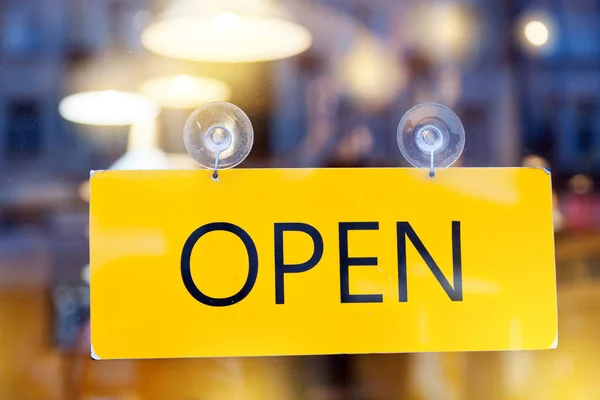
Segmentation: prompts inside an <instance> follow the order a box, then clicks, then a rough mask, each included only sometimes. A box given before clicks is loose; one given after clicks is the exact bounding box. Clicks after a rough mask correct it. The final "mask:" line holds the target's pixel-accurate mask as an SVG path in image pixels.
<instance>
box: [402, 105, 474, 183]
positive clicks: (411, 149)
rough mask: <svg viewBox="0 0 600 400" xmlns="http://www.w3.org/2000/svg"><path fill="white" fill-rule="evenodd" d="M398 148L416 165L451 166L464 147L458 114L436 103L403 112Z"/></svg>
mask: <svg viewBox="0 0 600 400" xmlns="http://www.w3.org/2000/svg"><path fill="white" fill-rule="evenodd" d="M398 147H400V151H401V152H402V155H403V156H404V158H406V160H407V161H408V162H409V163H411V164H412V165H414V166H415V167H417V168H429V176H431V177H434V176H435V169H436V168H446V167H449V166H450V165H452V164H453V163H454V162H455V161H456V160H457V159H458V157H460V155H461V154H462V152H463V149H464V148H465V130H464V128H463V125H462V123H461V122H460V119H459V118H458V116H457V115H456V114H455V113H453V112H452V110H450V109H449V108H448V107H446V106H443V105H441V104H437V103H423V104H419V105H417V106H415V107H413V108H411V109H410V110H408V111H407V112H406V114H404V117H402V120H401V121H400V124H399V125H398Z"/></svg>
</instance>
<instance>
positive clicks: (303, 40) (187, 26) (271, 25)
mask: <svg viewBox="0 0 600 400" xmlns="http://www.w3.org/2000/svg"><path fill="white" fill-rule="evenodd" d="M142 43H143V45H144V46H145V47H146V48H147V49H149V50H150V51H152V52H154V53H156V54H159V55H162V56H165V57H170V58H176V59H185V60H192V61H209V62H256V61H268V60H276V59H282V58H287V57H292V56H294V55H297V54H299V53H302V52H304V51H306V50H307V49H308V48H309V47H310V46H311V43H312V36H311V34H310V32H309V31H308V30H307V29H306V28H304V27H303V26H301V25H298V24H295V23H293V22H291V21H287V20H284V19H280V18H272V17H258V16H249V15H239V14H233V13H221V14H216V15H200V16H193V17H181V18H170V19H166V20H164V21H162V22H158V23H156V24H153V25H151V26H150V27H148V28H147V29H146V30H145V31H144V33H143V34H142Z"/></svg>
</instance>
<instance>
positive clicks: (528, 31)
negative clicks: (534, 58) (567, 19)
mask: <svg viewBox="0 0 600 400" xmlns="http://www.w3.org/2000/svg"><path fill="white" fill-rule="evenodd" d="M549 37H550V32H549V31H548V27H547V26H546V25H545V24H544V23H543V22H541V21H530V22H528V23H527V24H526V25H525V38H526V39H527V41H529V43H531V44H532V45H534V46H537V47H540V46H543V45H545V44H546V43H548V39H549Z"/></svg>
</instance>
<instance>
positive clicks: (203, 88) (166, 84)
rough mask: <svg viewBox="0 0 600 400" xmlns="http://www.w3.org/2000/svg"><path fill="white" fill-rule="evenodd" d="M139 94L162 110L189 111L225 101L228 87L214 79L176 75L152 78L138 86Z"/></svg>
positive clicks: (228, 92) (228, 93) (229, 92)
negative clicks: (158, 105)
mask: <svg viewBox="0 0 600 400" xmlns="http://www.w3.org/2000/svg"><path fill="white" fill-rule="evenodd" d="M140 92H141V93H143V94H145V95H146V96H148V97H150V98H151V99H154V100H155V101H156V102H158V103H159V104H160V106H161V107H163V108H174V109H191V108H196V107H198V106H200V105H202V104H205V103H210V102H212V101H227V100H228V99H229V97H230V96H231V89H230V88H229V86H228V85H227V84H226V83H224V82H221V81H218V80H216V79H209V78H202V77H195V76H190V75H176V76H167V77H160V78H153V79H150V80H147V81H145V82H143V83H142V84H141V85H140Z"/></svg>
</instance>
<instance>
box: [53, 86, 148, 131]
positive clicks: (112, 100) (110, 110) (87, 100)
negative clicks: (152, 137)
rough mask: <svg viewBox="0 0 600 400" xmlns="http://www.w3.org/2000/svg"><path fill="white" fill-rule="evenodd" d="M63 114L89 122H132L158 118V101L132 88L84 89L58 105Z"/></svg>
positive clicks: (114, 123) (65, 117) (97, 123)
mask: <svg viewBox="0 0 600 400" xmlns="http://www.w3.org/2000/svg"><path fill="white" fill-rule="evenodd" d="M58 110H59V113H60V115H61V116H62V117H63V118H64V119H66V120H69V121H71V122H75V123H78V124H86V125H109V126H110V125H117V126H118V125H131V124H134V123H137V122H142V121H148V120H153V119H155V118H156V117H157V116H158V114H159V113H160V108H159V107H158V105H157V104H156V103H155V102H154V101H152V100H151V99H149V98H148V97H146V96H144V95H141V94H138V93H130V92H120V91H116V90H105V91H98V92H83V93H77V94H73V95H70V96H67V97H65V98H64V99H63V100H62V101H61V102H60V104H59V107H58Z"/></svg>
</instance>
